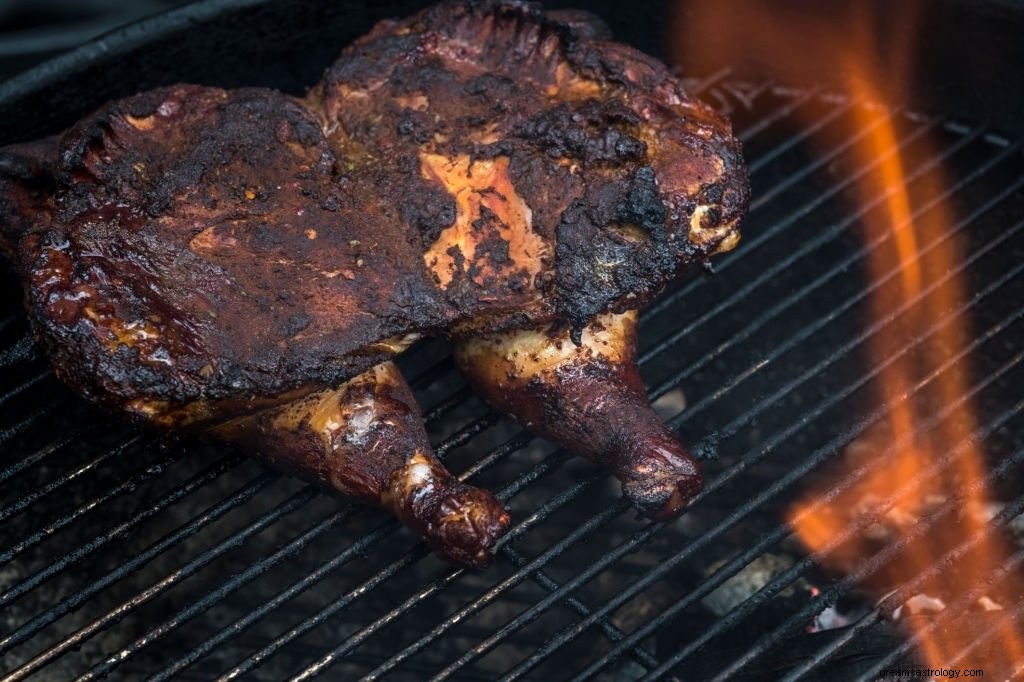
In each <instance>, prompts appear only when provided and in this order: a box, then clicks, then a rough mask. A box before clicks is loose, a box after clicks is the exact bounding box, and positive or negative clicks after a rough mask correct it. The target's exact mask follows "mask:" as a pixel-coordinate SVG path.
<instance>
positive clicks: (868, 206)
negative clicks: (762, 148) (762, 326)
mask: <svg viewBox="0 0 1024 682" xmlns="http://www.w3.org/2000/svg"><path fill="white" fill-rule="evenodd" d="M979 135H981V130H980V129H979V130H975V131H974V132H973V133H972V134H971V135H967V136H964V137H962V138H960V139H959V140H957V141H956V142H955V143H954V144H952V145H950V146H949V147H947V148H946V149H944V150H943V151H942V152H941V153H939V154H936V155H935V156H934V157H931V158H929V160H928V161H927V162H925V163H923V164H921V165H920V166H918V167H917V168H915V169H914V170H913V171H912V172H910V173H908V175H907V180H906V181H907V183H908V184H909V183H911V182H913V181H915V180H917V179H919V178H921V177H922V176H923V175H925V174H926V173H927V172H928V171H931V170H933V169H935V168H937V167H938V166H939V165H940V164H941V163H942V162H943V161H944V160H946V159H948V158H949V157H950V156H951V155H953V154H955V153H956V152H957V151H958V150H960V149H962V148H963V147H964V146H966V145H967V144H968V143H969V142H971V141H972V140H973V139H975V138H977V137H978V136H979ZM1003 154H1004V155H1008V154H1009V151H1008V150H1004V151H1003ZM884 158H886V157H879V159H877V160H876V162H875V164H874V165H877V164H878V163H881V162H882V160H884ZM1003 158H1005V156H1004V157H1003ZM992 165H995V162H994V161H993V162H990V163H989V164H986V165H985V166H983V168H982V169H981V170H980V172H979V173H978V174H980V173H984V172H986V171H988V170H989V169H990V168H991V167H992ZM871 167H872V166H868V167H867V168H871ZM865 172H866V171H865ZM860 175H861V173H858V174H857V175H856V176H855V177H859V176H860ZM975 177H977V175H976V174H972V175H971V176H969V177H966V178H962V179H961V180H960V181H959V182H958V183H957V184H956V185H954V186H953V187H950V188H949V189H948V190H947V191H946V192H945V193H944V194H943V195H942V198H943V199H944V198H948V197H949V196H951V195H952V194H953V192H955V191H958V190H959V189H960V188H962V187H963V186H964V185H966V184H968V183H969V182H971V181H972V180H973V179H974V178H975ZM854 181H855V180H854V179H851V180H850V181H849V182H850V183H852V182H854ZM896 191H898V188H896V187H890V188H888V189H886V191H885V192H882V193H880V194H879V195H878V196H877V197H876V198H875V199H874V200H873V201H871V202H868V203H865V204H863V205H861V206H860V207H859V208H858V209H857V210H856V211H855V212H853V213H851V214H850V215H849V216H848V217H847V218H846V219H845V220H843V221H841V222H839V223H837V224H835V225H833V226H831V227H829V228H828V229H826V230H822V231H821V232H819V233H818V234H817V235H816V236H815V237H814V238H813V239H809V240H807V241H805V242H803V243H802V244H801V245H800V247H799V248H797V249H793V251H791V252H790V253H789V254H788V255H787V256H786V257H785V258H783V259H782V260H780V261H778V262H777V263H775V264H774V265H773V266H772V267H771V268H768V269H766V270H764V271H763V272H761V273H760V274H759V275H758V276H757V277H755V278H754V279H752V280H751V281H750V282H747V283H746V284H745V285H744V286H743V287H741V288H740V289H738V290H737V291H735V292H734V293H733V294H731V295H730V296H729V297H727V298H725V299H723V300H722V301H721V302H719V303H718V304H717V305H715V306H714V307H713V308H711V309H709V310H707V311H705V312H704V313H703V314H701V315H699V316H698V317H697V318H696V319H695V320H693V321H691V322H689V323H688V324H687V325H686V326H684V327H682V328H681V329H679V330H677V331H676V332H673V333H672V334H671V335H669V336H668V337H667V338H665V339H663V340H662V341H661V342H660V343H658V344H657V345H656V346H654V347H653V348H651V349H650V350H648V351H647V353H645V354H644V355H643V356H642V359H647V358H650V357H652V356H653V355H656V354H660V353H662V352H664V351H665V350H666V349H668V348H671V347H672V346H674V345H675V344H677V343H678V342H679V341H680V340H681V339H683V338H685V337H686V336H687V335H689V334H691V333H693V331H694V330H695V329H697V328H699V327H700V326H702V325H703V324H704V323H705V322H707V321H708V320H711V319H713V318H715V317H717V316H718V315H719V314H721V312H722V311H723V310H728V309H729V308H731V307H733V306H734V305H736V304H737V303H739V302H740V301H743V300H745V299H746V298H747V297H748V296H750V294H751V293H753V292H755V291H757V290H758V289H760V288H761V287H763V286H764V285H765V283H767V282H770V281H772V280H773V279H775V278H777V277H778V276H779V275H780V274H781V273H783V272H785V271H786V270H787V269H789V268H791V267H792V265H793V264H794V263H796V262H797V261H799V260H800V259H802V258H803V257H804V256H806V255H808V254H810V253H813V252H814V251H816V250H817V249H818V248H820V247H821V246H824V245H825V244H828V243H829V242H831V241H833V240H834V239H835V238H836V237H838V236H839V235H840V234H842V233H843V232H845V231H846V230H847V229H848V228H849V227H851V226H852V225H854V224H855V223H856V222H857V221H858V220H859V219H860V218H861V217H863V216H864V215H867V213H868V212H870V211H871V210H872V209H874V208H875V207H876V206H880V205H881V204H882V202H884V201H885V200H886V199H887V198H889V197H891V196H892V195H893V194H894V193H895V192H896ZM819 199H820V197H819ZM819 199H816V200H815V201H812V202H811V203H812V204H813V203H815V202H816V201H818V200H819ZM936 203H938V202H937V201H935V202H931V203H930V204H929V205H928V206H926V207H921V208H918V209H917V210H916V211H915V213H914V215H915V216H916V215H919V214H920V213H921V212H922V211H924V210H928V209H930V208H932V207H933V206H934V205H935V204H936ZM802 215H803V214H802V212H801V211H796V212H794V213H791V214H788V215H787V217H786V218H785V219H784V220H783V221H781V223H779V224H787V223H788V224H792V223H794V222H796V218H797V217H802ZM773 229H775V227H774V226H773V227H772V228H770V229H769V230H768V231H771V230H773ZM879 241H881V240H879ZM860 251H861V252H862V253H863V252H865V251H864V248H863V247H862V248H861V249H860ZM834 271H835V272H839V270H838V269H836V270H834Z"/></svg>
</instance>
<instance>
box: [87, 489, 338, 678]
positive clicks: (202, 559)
mask: <svg viewBox="0 0 1024 682" xmlns="http://www.w3.org/2000/svg"><path fill="white" fill-rule="evenodd" d="M276 478H278V477H276V476H274V475H271V474H266V475H264V476H261V477H259V478H257V479H255V481H254V482H253V483H251V484H250V485H249V486H248V487H247V488H246V489H245V491H244V494H245V499H244V500H243V501H248V500H249V499H251V498H252V497H253V496H254V495H255V494H256V493H258V492H259V491H260V489H261V488H263V487H265V486H266V484H267V483H269V482H271V481H273V480H275V479H276ZM318 495H319V491H317V489H316V488H314V487H313V486H307V487H304V488H302V489H301V491H298V492H297V493H295V494H293V495H292V496H291V497H289V498H288V499H287V500H285V501H284V502H282V503H281V504H279V505H276V506H275V507H274V508H273V509H271V510H269V511H267V512H264V513H263V514H261V515H260V516H259V517H258V518H257V519H256V520H254V521H252V522H251V523H249V524H248V525H247V526H246V527H245V528H243V529H242V530H238V531H236V532H233V534H231V536H230V537H229V538H226V539H225V540H223V541H221V542H220V543H218V544H217V545H214V546H213V547H211V548H209V549H207V550H206V551H204V552H203V553H201V554H200V555H199V556H197V557H196V558H195V559H193V560H191V561H189V562H188V563H186V564H185V565H183V566H181V567H180V568H178V569H177V570H175V571H174V572H172V573H171V574H169V576H168V577H167V578H165V579H164V580H162V581H161V582H159V583H157V584H156V585H154V586H152V587H151V588H150V589H147V590H146V591H144V592H143V593H141V594H139V595H136V596H135V597H133V598H132V599H131V600H129V601H127V602H125V603H124V604H122V605H121V606H119V607H118V608H116V609H114V610H113V611H111V612H109V613H108V614H106V615H104V616H103V619H102V620H103V621H104V622H106V623H111V622H114V621H117V620H118V619H120V617H122V616H123V615H124V613H126V612H128V611H129V610H131V609H133V608H135V607H136V606H139V605H141V604H143V603H145V602H146V601H148V600H150V599H152V598H153V597H155V596H156V595H158V594H160V593H161V592H163V591H165V590H167V589H169V588H171V587H173V586H174V585H175V584H176V583H179V582H180V581H182V580H184V579H186V578H188V577H189V576H191V574H194V573H195V572H196V571H198V570H199V569H200V568H202V567H203V566H205V565H207V564H208V563H210V562H211V561H213V560H214V559H215V558H217V557H218V556H220V555H222V554H224V553H225V552H227V551H229V550H231V549H234V548H237V547H239V546H240V545H242V543H243V542H245V541H246V540H247V539H249V538H250V537H252V536H254V535H256V534H257V532H259V531H260V530H263V529H264V528H266V527H267V526H269V525H270V524H272V523H274V522H275V521H278V520H280V519H282V518H284V517H285V516H287V515H289V514H291V513H292V512H294V511H295V510H297V509H299V508H301V507H303V506H304V505H306V504H307V503H308V502H309V501H311V500H312V499H313V498H315V497H317V496H318ZM252 569H253V567H252V566H251V567H250V568H249V570H252ZM214 594H216V598H211V597H210V595H208V596H207V600H208V601H209V603H206V604H204V605H202V606H200V605H199V604H196V605H194V607H193V608H189V609H186V610H185V611H182V612H181V613H179V614H178V616H177V617H175V619H172V620H171V621H168V622H167V623H165V624H164V625H162V626H160V627H158V628H154V629H153V630H151V631H150V632H147V633H146V634H145V635H143V636H142V637H140V638H138V639H136V640H135V641H134V642H132V643H131V644H130V645H128V646H126V647H125V648H123V649H121V650H120V651H118V652H117V653H115V654H113V655H112V656H110V657H109V658H108V659H106V660H104V662H103V663H101V664H99V665H98V666H94V667H93V668H92V669H91V670H90V671H89V672H88V673H86V674H85V675H83V676H81V677H80V678H79V679H80V680H92V679H96V678H97V677H103V676H105V675H106V674H108V673H109V672H110V671H111V670H112V669H113V668H115V667H116V666H118V665H120V664H121V663H122V662H124V660H125V659H126V658H128V657H129V656H131V655H134V654H135V653H137V652H138V650H139V649H141V648H143V647H145V646H147V645H148V644H151V643H152V642H153V641H154V640H156V639H158V638H160V637H162V636H164V635H165V634H167V632H169V631H170V630H172V629H174V628H177V627H180V626H181V625H182V624H184V623H185V622H186V621H188V620H189V619H190V617H193V616H195V615H196V614H198V613H200V612H202V611H204V610H206V609H207V608H209V607H210V606H211V605H212V604H213V603H214V602H215V601H219V598H220V597H221V596H222V595H219V594H217V593H214ZM224 594H226V592H225V593H224ZM94 626H95V624H92V625H90V626H89V628H90V629H92V631H93V632H94V631H95V629H96V628H95V627H94Z"/></svg>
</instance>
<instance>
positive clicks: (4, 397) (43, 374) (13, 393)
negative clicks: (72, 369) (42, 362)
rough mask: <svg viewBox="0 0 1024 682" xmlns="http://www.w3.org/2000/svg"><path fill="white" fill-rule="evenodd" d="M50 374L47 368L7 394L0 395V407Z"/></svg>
mask: <svg viewBox="0 0 1024 682" xmlns="http://www.w3.org/2000/svg"><path fill="white" fill-rule="evenodd" d="M51 374H52V372H51V371H50V369H49V368H47V369H44V370H43V371H41V372H39V373H38V374H35V375H33V376H31V377H29V378H28V379H26V380H25V381H23V382H21V383H20V384H18V385H17V386H15V387H14V388H12V389H11V390H9V391H7V393H4V394H3V395H0V405H3V404H4V403H6V402H7V401H8V400H10V399H11V398H14V397H15V396H17V395H19V394H21V393H24V392H25V391H27V390H28V389H30V388H32V387H33V386H35V385H36V384H38V383H39V382H40V381H42V380H43V379H45V378H46V377H48V376H50V375H51Z"/></svg>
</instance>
